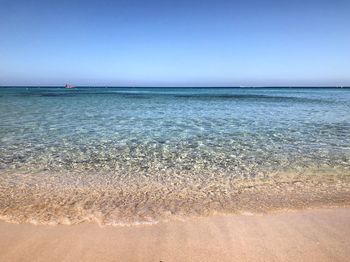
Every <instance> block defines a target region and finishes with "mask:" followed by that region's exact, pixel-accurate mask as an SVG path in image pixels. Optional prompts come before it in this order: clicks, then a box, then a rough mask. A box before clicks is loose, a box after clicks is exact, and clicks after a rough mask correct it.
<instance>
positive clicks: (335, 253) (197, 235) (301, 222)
mask: <svg viewBox="0 0 350 262" xmlns="http://www.w3.org/2000/svg"><path fill="white" fill-rule="evenodd" d="M0 260H1V261H164V262H167V261H308V262H310V261H350V208H328V209H315V210H304V211H292V212H279V213H275V214H265V215H230V216H213V217H206V218H196V219H189V220H188V221H185V222H182V221H173V222H167V223H160V224H157V225H152V226H132V227H111V226H106V227H100V226H98V225H97V224H80V225H73V226H63V225H61V226H35V225H29V224H10V223H5V222H0Z"/></svg>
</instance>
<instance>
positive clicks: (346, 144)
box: [0, 88, 350, 220]
mask: <svg viewBox="0 0 350 262" xmlns="http://www.w3.org/2000/svg"><path fill="white" fill-rule="evenodd" d="M0 115H1V121H0V152H1V154H0V174H3V175H2V178H0V185H2V189H3V192H5V191H6V190H7V191H6V192H7V193H8V190H9V188H11V190H12V191H11V192H15V190H16V186H18V185H21V186H22V187H23V188H24V189H25V190H29V191H30V190H33V189H29V186H30V185H33V184H34V185H39V186H38V188H40V190H42V189H43V188H44V187H47V192H50V194H51V196H50V197H48V195H47V193H44V190H42V191H40V192H41V193H38V192H39V191H38V192H37V193H35V192H32V191H30V192H31V193H30V194H37V195H38V197H39V199H41V200H43V201H46V200H47V199H49V200H48V202H47V203H48V204H47V205H50V203H51V202H50V199H51V198H52V195H54V194H53V192H55V194H58V193H57V192H59V190H58V188H60V189H62V188H64V189H67V188H69V189H70V190H76V189H77V188H78V189H79V190H80V189H81V188H84V190H86V192H89V190H90V189H91V190H93V189H96V188H99V187H101V188H102V187H105V188H106V187H108V186H111V187H112V188H113V190H120V188H123V187H127V186H128V187H129V188H132V187H133V186H135V190H136V191H137V190H139V191H140V188H141V187H142V188H144V187H145V185H146V187H147V185H151V184H152V186H154V187H157V190H158V189H159V190H161V192H162V194H163V193H164V195H167V194H168V193H169V192H166V189H165V187H166V188H172V189H171V190H172V191H171V192H174V191H176V192H177V193H178V192H180V191H181V190H187V191H186V193H187V194H190V191H191V190H192V191H193V192H200V191H201V190H204V189H205V188H206V186H208V185H209V184H210V185H216V186H217V187H218V188H219V189H220V187H221V188H223V184H224V183H226V182H227V181H232V179H236V178H245V179H254V178H261V177H265V176H269V175H270V174H275V173H281V174H282V173H284V172H295V173H298V174H302V173H305V174H306V173H308V172H313V171H315V170H317V172H335V173H342V174H344V173H348V172H349V170H350V89H326V88H322V89H321V88H320V89H318V88H313V89H311V88H310V89H298V88H281V89H278V88H271V89H268V88H266V89H263V88H257V89H250V88H249V89H245V88H227V89H219V88H197V89H195V88H194V89H192V88H178V89H176V88H166V89H165V88H163V89H162V88H76V89H71V90H68V89H63V88H0ZM78 178H79V179H78ZM225 181H226V182H225ZM211 183H212V184H211ZM162 186H164V188H163V187H162ZM116 188H119V189H116ZM160 188H161V189H160ZM5 189H6V190H5ZM38 190H39V189H38ZM101 190H102V189H101ZM111 190H112V189H111ZM162 190H163V191H162ZM29 191H26V192H27V193H26V194H29V193H28V192H29ZM141 191H142V190H141ZM84 192H85V191H84ZM86 192H85V193H84V194H88V193H86ZM99 192H100V191H99ZM118 192H119V191H118ZM148 192H151V191H148ZM217 194H218V193H217ZM40 196H41V198H40ZM65 197H66V198H67V201H68V200H69V197H67V196H66V195H65ZM116 198H117V197H115V196H113V197H111V199H114V200H115V199H116ZM119 198H120V196H119ZM79 199H80V200H81V201H80V202H79V201H76V202H77V203H81V202H83V203H86V201H85V200H84V197H83V196H80V198H79ZM157 199H158V202H157V203H159V201H160V202H161V201H162V197H161V196H159V197H158V198H157ZM84 201H85V202H84ZM0 202H1V201H0ZM52 202H54V201H53V200H52ZM76 202H74V203H76ZM134 202H137V201H136V200H135V201H134ZM74 205H75V204H74ZM77 205H78V204H77ZM101 205H102V204H101ZM106 205H108V204H106ZM84 208H85V207H82V209H84ZM118 208H120V206H118V204H115V205H114V209H113V210H115V209H118ZM167 208H168V209H169V207H167ZM167 208H165V211H168V209H167ZM0 209H1V206H0ZM92 209H93V207H90V209H89V210H90V211H91V210H92ZM170 209H171V208H170ZM28 210H29V207H28ZM28 210H27V211H28ZM84 210H85V209H84ZM101 210H102V211H101ZM147 210H148V211H149V210H152V211H150V213H152V212H153V213H155V212H156V211H154V209H152V205H151V204H149V205H148V206H147ZM27 211H26V212H27ZM148 211H144V212H145V213H147V212H148ZM163 211H164V210H163ZM165 211H164V212H165ZM4 212H5V211H4ZM4 212H3V213H4ZM23 212H24V211H23ZM62 212H63V211H62ZM91 212H94V211H91ZM99 212H100V213H102V214H103V213H104V211H103V208H102V207H100V210H99ZM108 212H111V210H110V209H108ZM142 212H143V211H142ZM172 212H173V211H172ZM174 212H175V213H176V211H174ZM181 212H182V211H181ZM27 213H28V214H29V211H28V212H27ZM153 213H152V214H153ZM28 214H27V217H30V215H28ZM62 214H65V213H64V212H63V213H62ZM148 215H149V214H148ZM71 216H73V217H74V215H71ZM101 216H103V215H101ZM145 216H146V215H145ZM150 217H153V216H152V215H150ZM49 220H50V219H49Z"/></svg>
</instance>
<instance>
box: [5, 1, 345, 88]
mask: <svg viewBox="0 0 350 262" xmlns="http://www.w3.org/2000/svg"><path fill="white" fill-rule="evenodd" d="M66 82H68V83H71V84H75V85H132V86H134V85H137V86H195V85H199V86H237V85H350V0H328V1H324V0H317V1H316V0H303V1H299V0H289V1H285V0H276V1H274V0H265V1H264V0H260V1H258V0H256V1H250V0H244V1H243V0H242V1H235V0H231V1H229V0H222V1H220V0H210V1H206V0H198V1H197V0H187V1H185V0H176V1H175V0H174V1H167V0H149V1H145V0H144V1H134V0H125V1H118V0H115V1H104V0H100V1H88V0H86V1H31V0H23V1H19V0H0V85H63V84H65V83H66Z"/></svg>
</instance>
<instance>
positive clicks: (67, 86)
mask: <svg viewBox="0 0 350 262" xmlns="http://www.w3.org/2000/svg"><path fill="white" fill-rule="evenodd" d="M64 88H69V89H70V88H75V86H72V85H69V84H66V85H65V86H64Z"/></svg>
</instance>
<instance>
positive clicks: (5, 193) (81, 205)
mask: <svg viewBox="0 0 350 262" xmlns="http://www.w3.org/2000/svg"><path fill="white" fill-rule="evenodd" d="M47 178H48V177H45V176H44V175H43V174H36V175H32V176H29V177H28V176H19V175H18V176H6V175H4V176H2V178H1V180H0V199H1V201H0V220H4V221H7V222H14V223H31V224H44V225H45V224H47V225H57V224H67V225H74V224H81V223H84V222H96V223H98V224H101V225H120V224H124V225H128V224H129V225H132V224H139V223H145V224H154V223H157V222H161V221H173V220H175V221H176V220H182V219H185V220H186V219H187V218H189V217H208V216H211V215H216V214H233V215H234V214H240V213H244V212H247V213H257V214H259V213H271V212H275V211H279V210H282V211H283V210H285V209H289V210H293V209H294V210H303V209H307V208H327V207H332V206H343V207H344V206H350V180H349V179H350V176H348V175H345V174H344V175H324V174H322V175H321V174H320V175H292V174H290V175H287V174H286V175H284V176H272V177H270V178H266V179H252V180H249V179H247V180H238V179H237V180H229V179H227V178H225V177H220V178H218V180H216V181H214V182H211V184H209V185H208V182H207V181H206V180H204V179H203V180H200V181H198V182H197V183H195V182H193V183H191V184H190V185H189V184H188V183H187V184H186V183H184V182H183V183H181V184H179V183H173V182H172V180H175V178H173V177H169V179H168V180H165V181H164V183H161V182H160V181H161V180H159V181H157V179H153V178H149V179H148V180H144V181H142V180H141V179H140V180H141V181H135V180H133V181H132V182H125V183H120V182H118V181H117V182H116V183H115V184H112V185H111V184H106V185H104V184H100V185H98V186H95V183H97V182H99V181H100V180H102V181H104V180H103V178H102V179H100V178H101V177H98V176H97V177H95V176H94V177H93V179H94V180H89V179H88V177H77V176H75V177H73V176H68V177H67V176H63V175H62V176H61V175H54V176H52V177H50V178H52V179H51V180H50V181H48V180H47ZM55 179H56V180H55ZM59 179H60V180H59ZM87 180H88V181H90V182H91V181H92V182H93V183H92V184H91V185H90V184H88V185H85V186H82V185H81V183H82V182H84V181H87ZM109 181H115V178H111V180H107V182H109Z"/></svg>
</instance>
